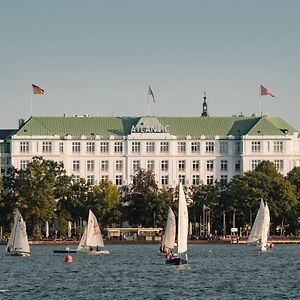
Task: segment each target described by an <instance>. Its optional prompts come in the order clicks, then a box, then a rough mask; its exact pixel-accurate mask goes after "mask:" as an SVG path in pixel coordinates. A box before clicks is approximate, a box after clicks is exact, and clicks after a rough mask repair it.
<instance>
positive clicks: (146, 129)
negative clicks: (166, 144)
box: [131, 125, 169, 133]
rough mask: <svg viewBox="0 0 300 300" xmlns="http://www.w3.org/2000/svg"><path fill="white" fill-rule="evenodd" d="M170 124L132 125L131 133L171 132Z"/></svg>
mask: <svg viewBox="0 0 300 300" xmlns="http://www.w3.org/2000/svg"><path fill="white" fill-rule="evenodd" d="M168 127H169V125H157V126H138V125H136V126H134V125H132V127H131V133H169V131H168Z"/></svg>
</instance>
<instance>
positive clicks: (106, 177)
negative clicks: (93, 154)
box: [100, 175, 108, 182]
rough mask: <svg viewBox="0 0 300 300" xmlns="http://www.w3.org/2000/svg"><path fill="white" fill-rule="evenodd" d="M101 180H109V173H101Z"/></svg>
mask: <svg viewBox="0 0 300 300" xmlns="http://www.w3.org/2000/svg"><path fill="white" fill-rule="evenodd" d="M100 180H101V181H102V182H103V181H108V175H101V177H100Z"/></svg>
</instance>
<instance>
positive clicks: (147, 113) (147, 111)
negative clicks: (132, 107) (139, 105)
mask: <svg viewBox="0 0 300 300" xmlns="http://www.w3.org/2000/svg"><path fill="white" fill-rule="evenodd" d="M147 116H149V91H148V92H147Z"/></svg>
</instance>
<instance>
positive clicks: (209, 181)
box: [206, 175, 214, 184]
mask: <svg viewBox="0 0 300 300" xmlns="http://www.w3.org/2000/svg"><path fill="white" fill-rule="evenodd" d="M206 184H214V176H213V175H207V176H206Z"/></svg>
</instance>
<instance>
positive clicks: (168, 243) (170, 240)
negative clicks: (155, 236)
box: [160, 207, 176, 253]
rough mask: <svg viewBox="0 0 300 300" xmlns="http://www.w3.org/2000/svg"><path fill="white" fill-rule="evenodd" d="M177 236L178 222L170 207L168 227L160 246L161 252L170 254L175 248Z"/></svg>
mask: <svg viewBox="0 0 300 300" xmlns="http://www.w3.org/2000/svg"><path fill="white" fill-rule="evenodd" d="M175 236H176V220H175V215H174V212H173V210H172V208H171V207H169V211H168V218H167V225H166V228H165V233H164V235H163V239H162V243H161V246H160V252H163V253H168V252H169V250H170V249H173V248H174V246H175Z"/></svg>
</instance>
